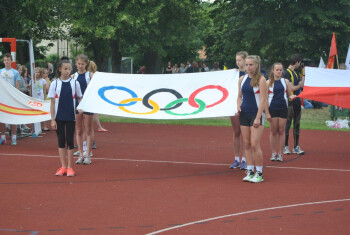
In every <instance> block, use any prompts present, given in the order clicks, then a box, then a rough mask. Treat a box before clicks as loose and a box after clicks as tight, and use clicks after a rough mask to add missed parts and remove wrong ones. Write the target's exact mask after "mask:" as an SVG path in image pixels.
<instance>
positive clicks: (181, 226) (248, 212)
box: [147, 198, 350, 235]
mask: <svg viewBox="0 0 350 235" xmlns="http://www.w3.org/2000/svg"><path fill="white" fill-rule="evenodd" d="M345 201H350V198H347V199H339V200H330V201H320V202H307V203H300V204H291V205H286V206H276V207H270V208H263V209H258V210H251V211H244V212H239V213H234V214H229V215H222V216H217V217H212V218H208V219H204V220H198V221H194V222H190V223H186V224H182V225H176V226H173V227H170V228H165V229H161V230H158V231H154V232H151V233H148V234H147V235H153V234H158V233H163V232H166V231H169V230H174V229H178V228H183V227H186V226H190V225H194V224H197V223H204V222H208V221H212V220H217V219H223V218H227V217H233V216H238V215H245V214H251V213H256V212H261V211H270V210H278V209H284V208H291V207H297V206H307V205H317V204H324V203H334V202H345Z"/></svg>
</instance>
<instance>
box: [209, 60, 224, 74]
mask: <svg viewBox="0 0 350 235" xmlns="http://www.w3.org/2000/svg"><path fill="white" fill-rule="evenodd" d="M220 70H221V69H220V65H219V63H218V62H214V68H213V69H212V70H210V71H211V72H213V71H220Z"/></svg>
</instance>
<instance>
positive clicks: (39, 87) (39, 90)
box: [35, 78, 46, 100]
mask: <svg viewBox="0 0 350 235" xmlns="http://www.w3.org/2000/svg"><path fill="white" fill-rule="evenodd" d="M45 85H46V80H45V79H44V78H40V79H39V80H38V81H36V83H35V92H36V95H37V97H36V98H38V99H40V100H44V98H45V96H44V86H45Z"/></svg>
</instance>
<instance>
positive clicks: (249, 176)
mask: <svg viewBox="0 0 350 235" xmlns="http://www.w3.org/2000/svg"><path fill="white" fill-rule="evenodd" d="M246 173H247V176H246V177H244V178H243V182H250V181H251V180H252V178H253V177H254V171H252V170H249V171H248V170H247V171H246Z"/></svg>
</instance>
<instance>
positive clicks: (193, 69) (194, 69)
mask: <svg viewBox="0 0 350 235" xmlns="http://www.w3.org/2000/svg"><path fill="white" fill-rule="evenodd" d="M198 72H199V69H198V64H197V62H193V63H192V65H191V66H190V67H188V68H187V69H186V73H198Z"/></svg>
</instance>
